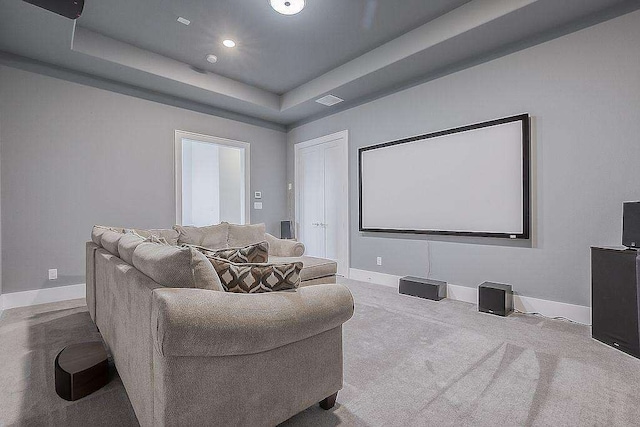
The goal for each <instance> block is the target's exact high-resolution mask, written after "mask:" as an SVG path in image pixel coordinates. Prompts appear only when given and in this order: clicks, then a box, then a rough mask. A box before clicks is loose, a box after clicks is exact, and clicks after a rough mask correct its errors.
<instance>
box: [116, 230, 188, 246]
mask: <svg viewBox="0 0 640 427" xmlns="http://www.w3.org/2000/svg"><path fill="white" fill-rule="evenodd" d="M127 231H132V232H134V233H136V234H137V235H139V236H142V237H144V238H149V237H151V236H155V237H161V238H164V239H165V240H166V241H167V243H169V244H170V245H177V244H178V232H177V231H176V230H174V229H171V228H151V229H149V230H142V229H139V228H135V229H127Z"/></svg>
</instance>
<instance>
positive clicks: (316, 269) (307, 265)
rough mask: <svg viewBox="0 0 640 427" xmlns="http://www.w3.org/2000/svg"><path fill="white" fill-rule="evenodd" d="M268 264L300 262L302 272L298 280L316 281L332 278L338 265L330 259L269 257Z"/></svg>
mask: <svg viewBox="0 0 640 427" xmlns="http://www.w3.org/2000/svg"><path fill="white" fill-rule="evenodd" d="M269 262H270V263H278V264H281V263H285V264H286V263H291V262H302V271H301V272H300V280H302V281H303V282H304V281H305V280H313V279H318V278H320V277H327V276H333V275H335V274H336V273H337V272H338V263H337V262H335V261H332V260H330V259H324V258H316V257H311V256H301V257H280V256H270V257H269Z"/></svg>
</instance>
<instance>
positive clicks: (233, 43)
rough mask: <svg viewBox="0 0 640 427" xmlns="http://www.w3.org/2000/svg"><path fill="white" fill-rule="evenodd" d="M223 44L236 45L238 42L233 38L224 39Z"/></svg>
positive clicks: (226, 45)
mask: <svg viewBox="0 0 640 427" xmlns="http://www.w3.org/2000/svg"><path fill="white" fill-rule="evenodd" d="M222 44H223V45H224V46H225V47H236V42H234V41H233V40H231V39H227V40H224V41H223V42H222Z"/></svg>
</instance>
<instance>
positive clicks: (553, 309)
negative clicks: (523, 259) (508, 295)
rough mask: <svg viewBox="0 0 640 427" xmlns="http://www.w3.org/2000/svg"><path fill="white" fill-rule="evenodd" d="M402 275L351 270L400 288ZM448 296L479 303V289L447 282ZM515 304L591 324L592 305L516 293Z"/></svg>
mask: <svg viewBox="0 0 640 427" xmlns="http://www.w3.org/2000/svg"><path fill="white" fill-rule="evenodd" d="M400 277H402V276H394V275H392V274H386V273H378V272H375V271H367V270H358V269H355V268H351V269H350V270H349V278H350V279H353V280H360V281H362V282H371V283H375V284H378V285H384V286H391V287H394V288H396V289H398V280H399V279H400ZM447 298H449V299H453V300H456V301H464V302H469V303H472V304H477V303H478V289H477V288H470V287H468V286H460V285H452V284H451V283H447ZM513 304H514V308H515V309H516V310H518V311H521V312H524V313H538V314H541V315H543V316H546V317H563V318H565V319H568V320H571V321H573V322H576V323H582V324H583V325H591V307H586V306H583V305H575V304H567V303H564V302H557V301H550V300H544V299H539V298H532V297H525V296H522V295H514V297H513Z"/></svg>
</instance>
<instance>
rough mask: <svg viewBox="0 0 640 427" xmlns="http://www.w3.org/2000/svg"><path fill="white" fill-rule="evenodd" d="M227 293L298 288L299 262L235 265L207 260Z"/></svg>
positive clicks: (251, 292)
mask: <svg viewBox="0 0 640 427" xmlns="http://www.w3.org/2000/svg"><path fill="white" fill-rule="evenodd" d="M209 261H211V264H212V265H213V268H215V270H216V272H217V273H218V277H220V282H221V283H222V287H223V288H224V290H225V291H227V292H235V293H242V294H254V293H260V292H273V291H283V290H286V289H295V288H297V287H298V286H300V271H301V270H302V263H301V262H293V263H289V264H236V263H233V262H231V261H228V260H226V259H222V258H215V257H211V258H209Z"/></svg>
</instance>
